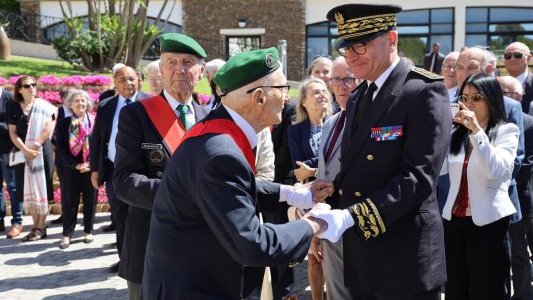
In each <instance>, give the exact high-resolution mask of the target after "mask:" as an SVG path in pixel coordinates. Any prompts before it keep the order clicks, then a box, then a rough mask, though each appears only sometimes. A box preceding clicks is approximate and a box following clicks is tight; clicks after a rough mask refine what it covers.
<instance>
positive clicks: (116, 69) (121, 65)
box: [111, 63, 126, 76]
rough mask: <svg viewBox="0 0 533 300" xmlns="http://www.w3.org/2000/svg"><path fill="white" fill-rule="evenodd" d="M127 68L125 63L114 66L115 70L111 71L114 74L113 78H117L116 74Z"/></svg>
mask: <svg viewBox="0 0 533 300" xmlns="http://www.w3.org/2000/svg"><path fill="white" fill-rule="evenodd" d="M125 66H126V65H125V64H123V63H118V64H115V65H114V66H113V68H112V69H111V71H112V72H113V76H115V73H116V72H117V71H118V70H120V69H122V68H124V67H125Z"/></svg>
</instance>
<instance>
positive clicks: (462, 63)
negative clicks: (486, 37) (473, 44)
mask: <svg viewBox="0 0 533 300" xmlns="http://www.w3.org/2000/svg"><path fill="white" fill-rule="evenodd" d="M483 51H484V50H483V49H481V48H466V49H464V50H463V51H462V52H461V53H460V54H459V57H458V58H457V62H456V68H455V78H456V79H457V85H458V86H459V87H461V86H462V85H463V82H465V80H466V79H467V78H468V77H469V76H471V75H474V74H477V73H481V72H484V71H485V68H486V66H487V65H488V61H487V60H486V57H485V53H484V52H483Z"/></svg>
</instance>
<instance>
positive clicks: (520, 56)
mask: <svg viewBox="0 0 533 300" xmlns="http://www.w3.org/2000/svg"><path fill="white" fill-rule="evenodd" d="M526 55H527V54H524V53H520V52H513V53H505V54H504V55H503V58H505V59H507V60H509V59H511V57H514V58H516V59H521V58H522V57H524V56H526Z"/></svg>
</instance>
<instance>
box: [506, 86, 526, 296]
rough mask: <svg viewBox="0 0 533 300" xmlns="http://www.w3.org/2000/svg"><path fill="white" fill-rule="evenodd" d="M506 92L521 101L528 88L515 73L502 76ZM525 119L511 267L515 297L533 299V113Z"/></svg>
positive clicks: (512, 238)
mask: <svg viewBox="0 0 533 300" xmlns="http://www.w3.org/2000/svg"><path fill="white" fill-rule="evenodd" d="M498 81H499V82H500V85H501V87H502V91H503V93H504V95H508V96H509V97H511V98H512V99H514V100H516V101H518V102H520V101H521V100H522V95H523V93H524V90H523V88H522V84H521V83H520V81H519V80H518V79H516V78H515V77H512V76H502V77H498ZM522 115H523V121H524V130H523V134H524V146H525V148H524V150H525V155H524V160H523V161H522V165H521V167H520V171H519V172H518V174H517V175H516V188H517V192H518V199H519V201H520V209H521V213H522V219H521V220H520V221H518V222H515V223H514V224H512V225H511V228H510V235H511V270H512V273H513V292H514V293H513V297H512V299H513V300H522V299H532V298H533V290H532V289H531V261H530V259H529V253H528V250H527V247H528V242H527V234H528V230H529V228H530V226H531V216H532V211H531V204H532V202H533V192H532V184H531V181H532V174H533V117H532V116H530V115H528V114H526V113H524V112H522Z"/></svg>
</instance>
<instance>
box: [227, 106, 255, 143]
mask: <svg viewBox="0 0 533 300" xmlns="http://www.w3.org/2000/svg"><path fill="white" fill-rule="evenodd" d="M222 105H224V104H222ZM224 108H225V109H226V110H227V111H228V113H229V115H230V116H231V118H232V119H233V121H234V122H235V124H237V126H239V127H240V128H241V130H242V131H243V132H244V135H246V138H247V139H248V142H250V146H251V147H252V149H253V148H255V147H256V146H257V133H256V132H255V130H254V128H253V127H252V125H250V124H249V123H248V122H247V121H246V120H245V119H244V118H243V117H241V115H239V114H238V113H237V112H236V111H234V110H233V109H231V108H229V107H227V106H226V105H224Z"/></svg>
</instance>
